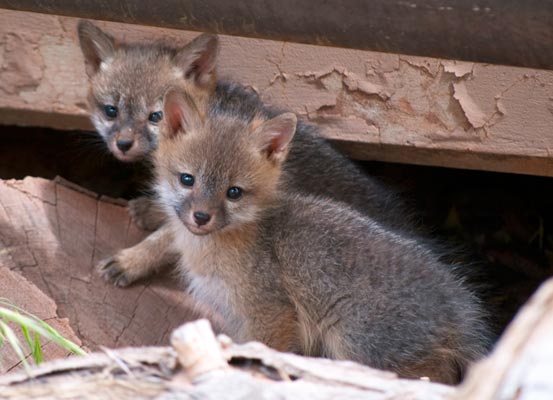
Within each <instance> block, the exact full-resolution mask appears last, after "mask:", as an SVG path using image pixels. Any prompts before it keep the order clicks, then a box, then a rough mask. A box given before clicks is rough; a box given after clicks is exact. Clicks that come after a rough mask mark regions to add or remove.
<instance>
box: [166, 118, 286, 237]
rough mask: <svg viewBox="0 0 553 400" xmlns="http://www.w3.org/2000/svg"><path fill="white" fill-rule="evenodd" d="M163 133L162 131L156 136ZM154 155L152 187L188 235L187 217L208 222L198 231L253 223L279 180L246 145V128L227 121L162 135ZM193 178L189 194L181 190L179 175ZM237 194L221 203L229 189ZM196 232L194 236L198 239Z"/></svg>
mask: <svg viewBox="0 0 553 400" xmlns="http://www.w3.org/2000/svg"><path fill="white" fill-rule="evenodd" d="M166 129H169V127H168V126H166V125H164V127H163V128H162V130H166ZM161 136H162V137H164V139H162V140H161V141H160V145H159V150H158V151H157V152H156V167H157V172H158V182H163V185H164V186H163V187H164V191H163V192H164V193H166V194H167V196H170V197H172V199H171V200H170V201H169V203H170V204H172V206H173V208H174V210H173V214H174V213H175V211H176V212H177V213H178V215H179V217H180V218H181V219H182V221H183V222H184V223H185V225H187V226H188V227H189V228H190V226H192V229H194V221H193V218H192V213H193V212H195V211H204V212H205V211H208V212H209V213H210V216H211V220H210V221H209V223H208V224H206V225H205V226H204V227H202V229H204V230H205V231H206V232H205V233H208V232H211V231H214V230H218V229H222V228H224V227H226V226H228V225H231V224H232V223H233V222H238V221H239V222H240V223H244V222H248V221H251V220H254V219H255V217H256V215H257V213H258V212H259V210H260V209H262V208H265V207H267V205H268V204H270V202H271V200H272V198H273V196H274V192H275V188H276V185H277V182H278V179H279V176H280V168H279V167H278V166H277V165H275V164H274V163H272V162H268V160H267V158H266V155H265V154H264V153H263V152H262V151H261V150H259V149H257V148H256V147H254V146H252V142H254V143H255V142H256V140H253V139H255V137H256V132H255V131H254V132H251V130H250V129H249V126H248V124H247V123H246V122H244V121H241V120H237V119H232V118H227V119H225V118H219V119H216V120H215V119H212V118H209V119H203V120H202V119H201V118H199V119H194V122H193V124H192V126H191V127H190V129H189V130H188V131H186V132H184V131H181V132H179V133H178V134H176V135H169V136H171V137H169V138H167V137H166V136H167V135H165V134H164V133H163V132H162V135H161ZM182 173H187V174H190V175H192V176H193V177H194V179H195V183H194V186H193V187H191V188H186V187H183V186H182V184H181V183H180V181H179V174H182ZM233 186H236V187H239V188H241V189H242V190H243V196H242V198H241V199H240V201H237V202H233V201H232V200H229V199H228V198H227V197H226V193H227V190H228V189H229V188H230V187H233ZM200 232H201V231H199V230H198V231H196V233H200Z"/></svg>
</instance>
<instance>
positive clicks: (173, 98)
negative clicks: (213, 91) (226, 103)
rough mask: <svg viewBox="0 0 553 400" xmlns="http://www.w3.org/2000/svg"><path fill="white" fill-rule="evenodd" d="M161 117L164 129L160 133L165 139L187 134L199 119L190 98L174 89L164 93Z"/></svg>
mask: <svg viewBox="0 0 553 400" xmlns="http://www.w3.org/2000/svg"><path fill="white" fill-rule="evenodd" d="M163 115H164V118H163V119H164V121H165V127H164V128H163V129H161V131H160V132H161V134H162V135H163V136H164V137H166V138H172V137H175V136H177V135H179V134H183V133H186V132H188V131H189V130H190V129H191V127H193V126H194V124H195V123H196V122H197V120H198V119H200V115H199V111H198V109H197V107H196V105H195V103H194V102H193V101H192V99H191V98H190V96H188V95H187V94H186V92H184V91H181V90H177V89H174V88H172V89H169V90H168V91H167V92H166V93H165V97H164V99H163Z"/></svg>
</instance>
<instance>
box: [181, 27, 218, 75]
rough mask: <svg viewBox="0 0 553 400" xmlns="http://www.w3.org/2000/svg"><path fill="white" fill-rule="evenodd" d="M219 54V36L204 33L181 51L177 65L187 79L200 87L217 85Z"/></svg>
mask: <svg viewBox="0 0 553 400" xmlns="http://www.w3.org/2000/svg"><path fill="white" fill-rule="evenodd" d="M218 53H219V38H218V37H217V35H212V34H208V33H204V34H202V35H200V36H198V37H197V38H196V39H194V40H193V41H191V42H190V43H188V44H187V45H186V46H184V47H183V48H182V49H180V50H179V51H178V52H177V54H176V56H175V64H176V65H177V66H178V67H179V68H181V69H182V71H183V75H184V77H185V79H194V81H195V82H196V83H197V84H198V85H200V86H210V85H212V84H215V81H216V79H217V77H216V73H215V66H216V64H217V55H218Z"/></svg>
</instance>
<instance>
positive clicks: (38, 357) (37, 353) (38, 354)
mask: <svg viewBox="0 0 553 400" xmlns="http://www.w3.org/2000/svg"><path fill="white" fill-rule="evenodd" d="M33 344H34V346H33V358H34V359H35V362H36V363H37V364H40V363H41V362H42V361H43V360H44V356H43V355H42V347H40V335H39V334H38V333H37V332H35V341H34V343H33Z"/></svg>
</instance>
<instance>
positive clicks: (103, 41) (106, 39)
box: [77, 20, 117, 77]
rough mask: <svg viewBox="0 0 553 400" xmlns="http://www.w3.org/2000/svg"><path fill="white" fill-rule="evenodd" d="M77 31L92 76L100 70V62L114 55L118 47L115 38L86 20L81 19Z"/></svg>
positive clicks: (88, 70) (87, 69)
mask: <svg viewBox="0 0 553 400" xmlns="http://www.w3.org/2000/svg"><path fill="white" fill-rule="evenodd" d="M77 31H78V33H79V42H80V44H81V49H82V51H83V55H84V60H85V64H86V73H87V75H88V76H89V77H92V76H93V75H95V74H96V73H97V72H98V69H99V68H100V64H101V63H102V62H103V61H106V60H107V59H109V58H110V57H112V56H113V53H114V52H115V49H116V47H117V46H116V43H115V39H113V38H112V37H111V36H110V35H108V34H107V33H105V32H104V31H102V30H101V29H100V28H98V27H96V26H95V25H93V24H92V23H90V22H89V21H85V20H80V21H79V24H78V25H77Z"/></svg>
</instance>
